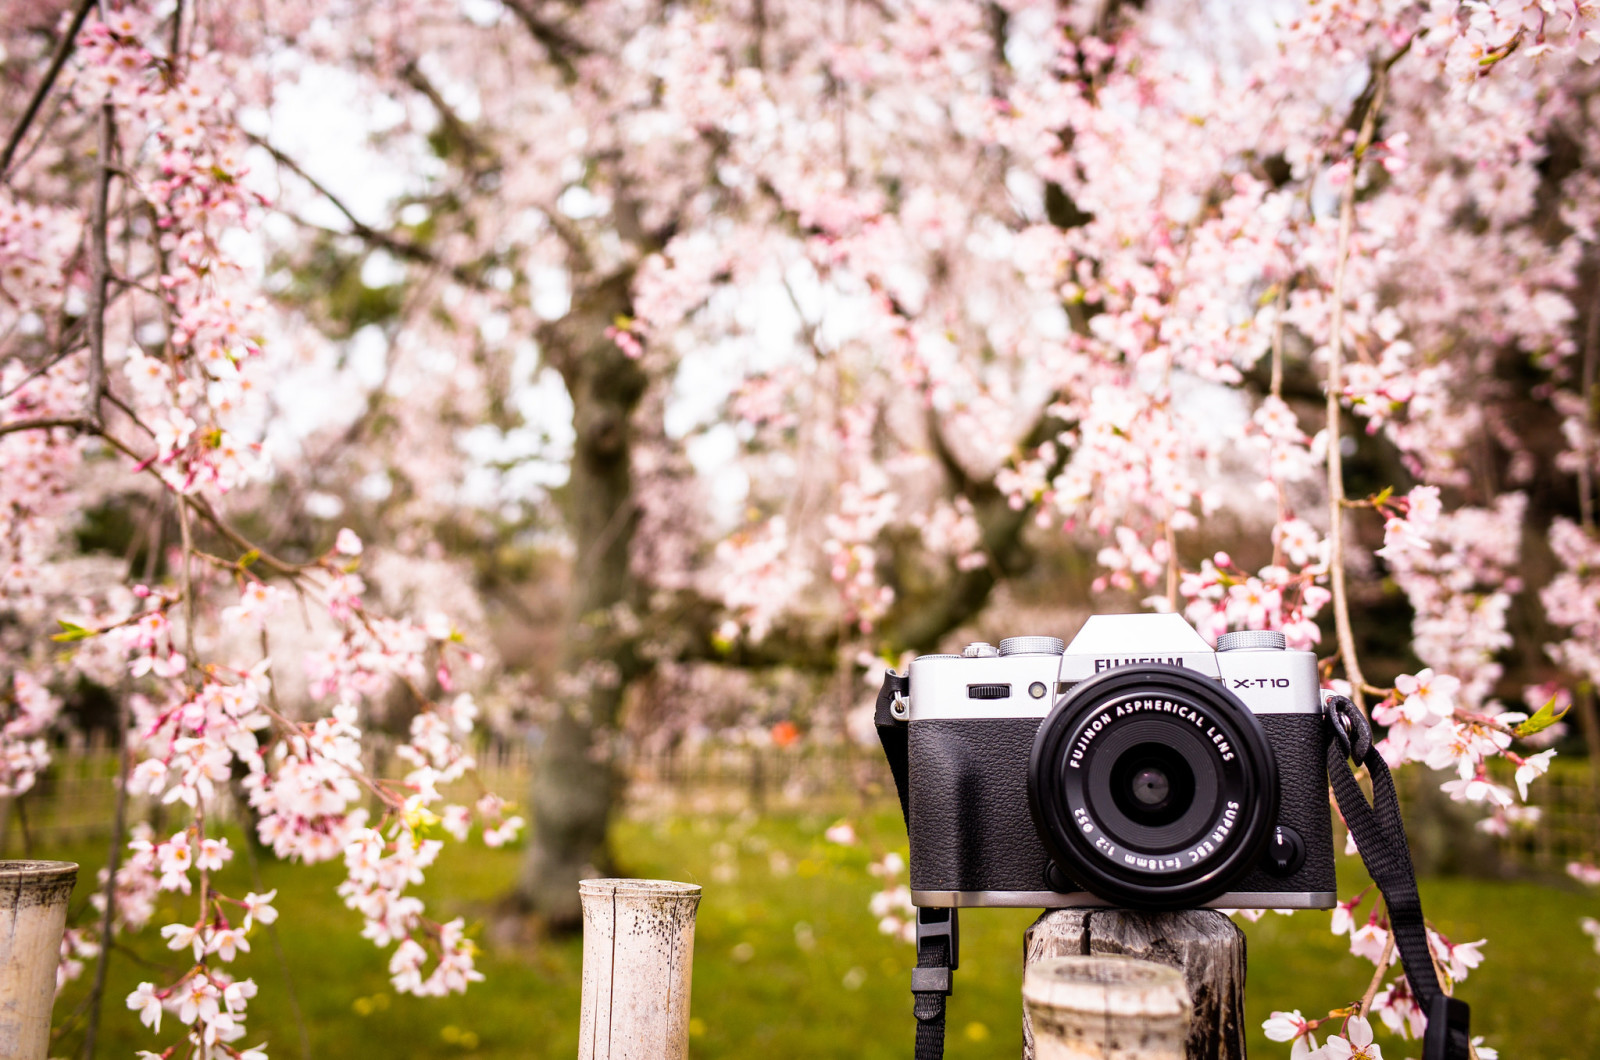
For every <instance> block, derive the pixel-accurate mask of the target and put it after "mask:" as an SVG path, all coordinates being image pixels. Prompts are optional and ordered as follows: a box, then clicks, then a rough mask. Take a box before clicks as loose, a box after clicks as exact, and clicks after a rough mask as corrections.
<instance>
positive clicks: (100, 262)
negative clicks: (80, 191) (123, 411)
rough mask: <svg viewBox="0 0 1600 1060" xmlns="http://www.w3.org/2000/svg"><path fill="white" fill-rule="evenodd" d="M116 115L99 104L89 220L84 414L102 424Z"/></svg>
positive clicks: (109, 108)
mask: <svg viewBox="0 0 1600 1060" xmlns="http://www.w3.org/2000/svg"><path fill="white" fill-rule="evenodd" d="M116 137H117V127H116V116H115V114H114V113H113V112H112V109H111V104H110V102H109V101H108V102H106V103H102V104H101V105H100V160H99V161H100V167H99V172H98V173H97V174H96V175H95V185H94V202H93V204H92V206H91V211H90V219H89V238H90V240H91V246H90V260H89V377H88V380H87V385H86V389H87V391H88V393H87V395H86V397H85V404H84V415H85V416H87V417H88V419H89V420H90V421H91V422H93V423H99V422H100V397H101V395H102V394H104V393H105V389H106V287H107V285H108V283H109V281H110V278H111V251H110V247H109V245H108V244H109V240H110V234H111V233H110V227H111V218H110V216H109V208H110V203H111V155H112V149H113V147H114V145H115V143H116Z"/></svg>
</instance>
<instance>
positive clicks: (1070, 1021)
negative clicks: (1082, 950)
mask: <svg viewBox="0 0 1600 1060" xmlns="http://www.w3.org/2000/svg"><path fill="white" fill-rule="evenodd" d="M1022 1004H1023V1009H1024V1011H1025V1012H1027V1013H1028V1016H1029V1019H1030V1022H1031V1023H1032V1026H1033V1034H1034V1040H1033V1044H1034V1048H1035V1049H1036V1050H1037V1056H1038V1058H1039V1060H1180V1058H1181V1057H1182V1056H1183V1047H1184V1039H1185V1038H1186V1037H1187V1036H1188V1034H1189V1016H1190V1013H1191V1006H1190V1004H1189V991H1188V988H1186V987H1185V986H1184V985H1183V973H1182V972H1179V971H1178V970H1177V969H1175V968H1172V967H1169V966H1168V965H1165V964H1157V963H1155V962H1154V961H1141V960H1138V959H1136V958H1133V957H1107V956H1101V957H1050V958H1047V959H1045V960H1042V961H1036V962H1035V963H1033V964H1031V965H1029V966H1028V970H1027V973H1026V975H1025V976H1024V977H1023V980H1022Z"/></svg>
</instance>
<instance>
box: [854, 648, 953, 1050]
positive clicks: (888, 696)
mask: <svg viewBox="0 0 1600 1060" xmlns="http://www.w3.org/2000/svg"><path fill="white" fill-rule="evenodd" d="M910 692H911V678H910V676H909V675H905V674H897V673H895V672H894V671H893V670H890V671H889V672H888V673H886V674H884V676H883V685H882V687H880V688H879V689H878V703H877V708H876V710H875V711H874V713H873V724H874V725H875V726H876V727H877V729H878V742H879V743H881V744H883V755H884V757H885V758H887V759H888V760H889V772H890V773H892V774H894V787H895V793H896V794H897V795H899V796H900V815H901V816H902V817H904V818H905V821H906V831H907V832H908V833H909V832H910V829H911V803H910V799H909V796H908V793H907V790H906V783H907V781H906V776H907V761H906V759H907V754H908V751H909V748H908V743H909V740H910V733H909V731H908V728H907V726H906V723H905V721H904V720H901V719H898V718H896V717H895V716H894V706H895V699H896V697H904V696H908V695H909V694H910ZM958 931H959V926H958V921H957V917H956V910H954V909H949V910H945V909H918V910H917V967H916V970H915V971H913V972H912V973H911V997H912V1004H911V1011H912V1013H913V1014H914V1015H915V1016H916V1017H917V1041H916V1047H915V1051H914V1053H913V1057H914V1060H943V1057H944V1011H945V998H947V997H948V996H949V995H950V992H951V979H952V974H951V973H952V972H954V970H955V968H956V967H957V965H958V964H959V962H960V941H959V940H960V936H959V934H958Z"/></svg>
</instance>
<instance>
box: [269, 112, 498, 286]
mask: <svg viewBox="0 0 1600 1060" xmlns="http://www.w3.org/2000/svg"><path fill="white" fill-rule="evenodd" d="M245 136H246V137H247V138H248V139H249V140H250V142H251V143H253V144H255V145H256V146H257V147H259V148H261V149H262V150H263V151H265V152H267V154H269V155H271V156H272V158H273V161H275V162H277V163H278V165H280V166H282V167H283V168H284V169H287V170H288V171H289V172H291V173H293V174H294V175H295V176H297V177H299V178H300V179H301V180H303V181H305V182H306V183H307V184H308V185H310V186H311V190H312V191H314V192H316V193H317V194H318V195H320V196H322V197H323V198H324V199H326V200H327V201H328V203H329V204H330V205H332V206H333V208H334V209H335V210H338V211H339V212H340V213H341V214H343V215H344V219H345V220H346V221H347V222H349V224H350V233H349V234H351V235H354V236H357V237H358V238H360V239H362V240H364V241H365V242H367V243H371V244H372V245H374V246H378V247H382V248H383V249H384V250H387V251H390V252H391V253H393V254H395V255H396V256H398V257H401V258H404V259H406V260H407V261H412V262H416V263H417V264H419V265H428V266H431V267H432V268H436V269H442V270H444V271H445V272H447V273H449V274H450V276H451V278H452V279H454V280H456V281H457V282H458V283H461V284H463V285H465V286H467V287H473V288H477V289H482V288H483V286H484V284H483V281H482V280H480V279H479V278H478V277H476V276H474V275H472V273H470V272H469V271H467V270H466V269H465V268H463V267H462V266H460V265H454V264H451V263H449V262H446V261H444V260H442V259H441V258H440V257H439V255H437V254H435V253H434V252H433V251H432V250H430V249H428V248H427V247H425V246H423V245H422V244H420V243H414V242H412V241H411V240H409V239H401V238H400V237H399V236H396V235H394V234H393V233H391V232H384V231H381V230H379V229H376V228H373V227H372V226H371V225H369V224H367V223H366V222H365V221H362V220H361V219H360V218H358V217H356V215H355V214H354V213H352V212H351V210H350V207H348V206H346V205H345V204H344V201H343V200H341V199H340V198H339V197H338V196H337V195H335V194H334V193H333V192H332V191H330V190H329V189H328V188H327V187H326V186H325V185H323V183H322V182H321V181H319V180H317V178H316V177H313V176H312V175H311V174H309V173H307V172H306V171H305V170H304V169H303V168H301V166H300V164H299V163H298V162H296V161H295V160H294V159H292V158H290V157H289V156H288V155H286V154H284V153H283V152H282V151H280V150H278V149H277V148H276V147H274V146H273V145H272V144H270V143H268V142H267V141H266V140H265V139H263V138H261V137H259V136H256V135H254V134H252V133H246V134H245ZM300 223H301V224H303V225H305V226H306V227H308V228H320V227H321V226H319V225H313V224H311V223H310V222H307V221H301V222H300ZM323 231H328V230H327V229H323ZM340 234H343V233H340Z"/></svg>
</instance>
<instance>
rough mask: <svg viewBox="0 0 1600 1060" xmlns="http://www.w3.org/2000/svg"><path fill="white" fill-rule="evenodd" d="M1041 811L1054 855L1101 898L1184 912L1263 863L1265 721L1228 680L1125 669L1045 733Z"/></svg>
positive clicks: (1268, 804) (1042, 832)
mask: <svg viewBox="0 0 1600 1060" xmlns="http://www.w3.org/2000/svg"><path fill="white" fill-rule="evenodd" d="M1028 802H1029V807H1030V808H1031V810H1032V811H1033V819H1034V825H1035V826H1036V827H1037V829H1038V831H1039V837H1040V839H1041V840H1042V841H1043V843H1044V845H1045V849H1046V850H1048V851H1049V852H1050V854H1051V856H1052V857H1054V858H1055V859H1056V861H1057V862H1058V864H1060V866H1061V867H1062V869H1064V870H1065V871H1066V872H1067V873H1068V875H1070V876H1071V877H1072V878H1073V879H1075V880H1077V881H1078V882H1079V883H1081V884H1082V885H1083V886H1084V887H1085V888H1087V889H1088V890H1089V891H1091V892H1093V893H1094V894H1096V895H1097V896H1099V897H1100V898H1103V899H1105V900H1106V901H1108V902H1111V903H1113V904H1116V905H1126V906H1134V907H1140V908H1163V909H1177V908H1184V907H1188V906H1193V905H1199V904H1203V903H1204V902H1206V901H1209V900H1210V899H1212V898H1215V897H1216V896H1217V895H1219V894H1221V893H1223V892H1224V891H1225V890H1227V889H1228V885H1229V883H1230V882H1232V881H1233V880H1235V879H1237V878H1238V877H1239V876H1240V875H1242V874H1243V873H1244V872H1245V871H1247V870H1248V869H1249V868H1250V866H1251V865H1253V864H1254V862H1255V860H1256V858H1257V857H1258V856H1259V855H1260V853H1261V851H1262V849H1263V847H1264V845H1265V843H1266V841H1267V839H1268V838H1269V832H1270V824H1271V822H1272V821H1273V820H1274V819H1275V818H1276V816H1277V805H1278V778H1277V768H1276V763H1275V762H1274V760H1273V757H1272V754H1271V750H1270V748H1269V747H1268V745H1267V741H1266V737H1265V735H1264V734H1263V733H1262V731H1261V726H1260V724H1259V723H1258V722H1257V721H1256V719H1255V715H1254V714H1252V713H1251V712H1250V709H1249V708H1248V707H1246V706H1245V705H1244V704H1243V703H1241V702H1239V700H1238V698H1237V697H1235V696H1233V695H1232V694H1231V693H1229V692H1228V691H1226V690H1225V689H1224V688H1223V687H1222V686H1221V685H1220V684H1218V682H1216V681H1215V680H1211V679H1208V678H1206V677H1203V676H1201V675H1199V674H1196V673H1194V672H1193V671H1190V670H1185V669H1183V668H1181V667H1177V666H1160V665H1150V666H1139V667H1124V668H1119V669H1116V670H1111V671H1108V672H1106V673H1103V674H1100V675H1098V676H1096V677H1094V678H1092V679H1090V680H1088V681H1084V682H1082V683H1080V684H1079V685H1077V686H1076V687H1075V688H1074V689H1073V690H1072V692H1071V693H1070V694H1069V695H1067V696H1066V697H1064V698H1063V699H1062V700H1061V701H1060V702H1059V703H1057V704H1056V707H1055V709H1054V710H1052V711H1051V713H1050V716H1049V717H1047V718H1046V719H1045V721H1044V723H1043V724H1042V725H1041V726H1040V727H1039V734H1038V736H1037V737H1036V739H1035V741H1034V747H1033V755H1032V759H1031V761H1030V763H1029V769H1028Z"/></svg>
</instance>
